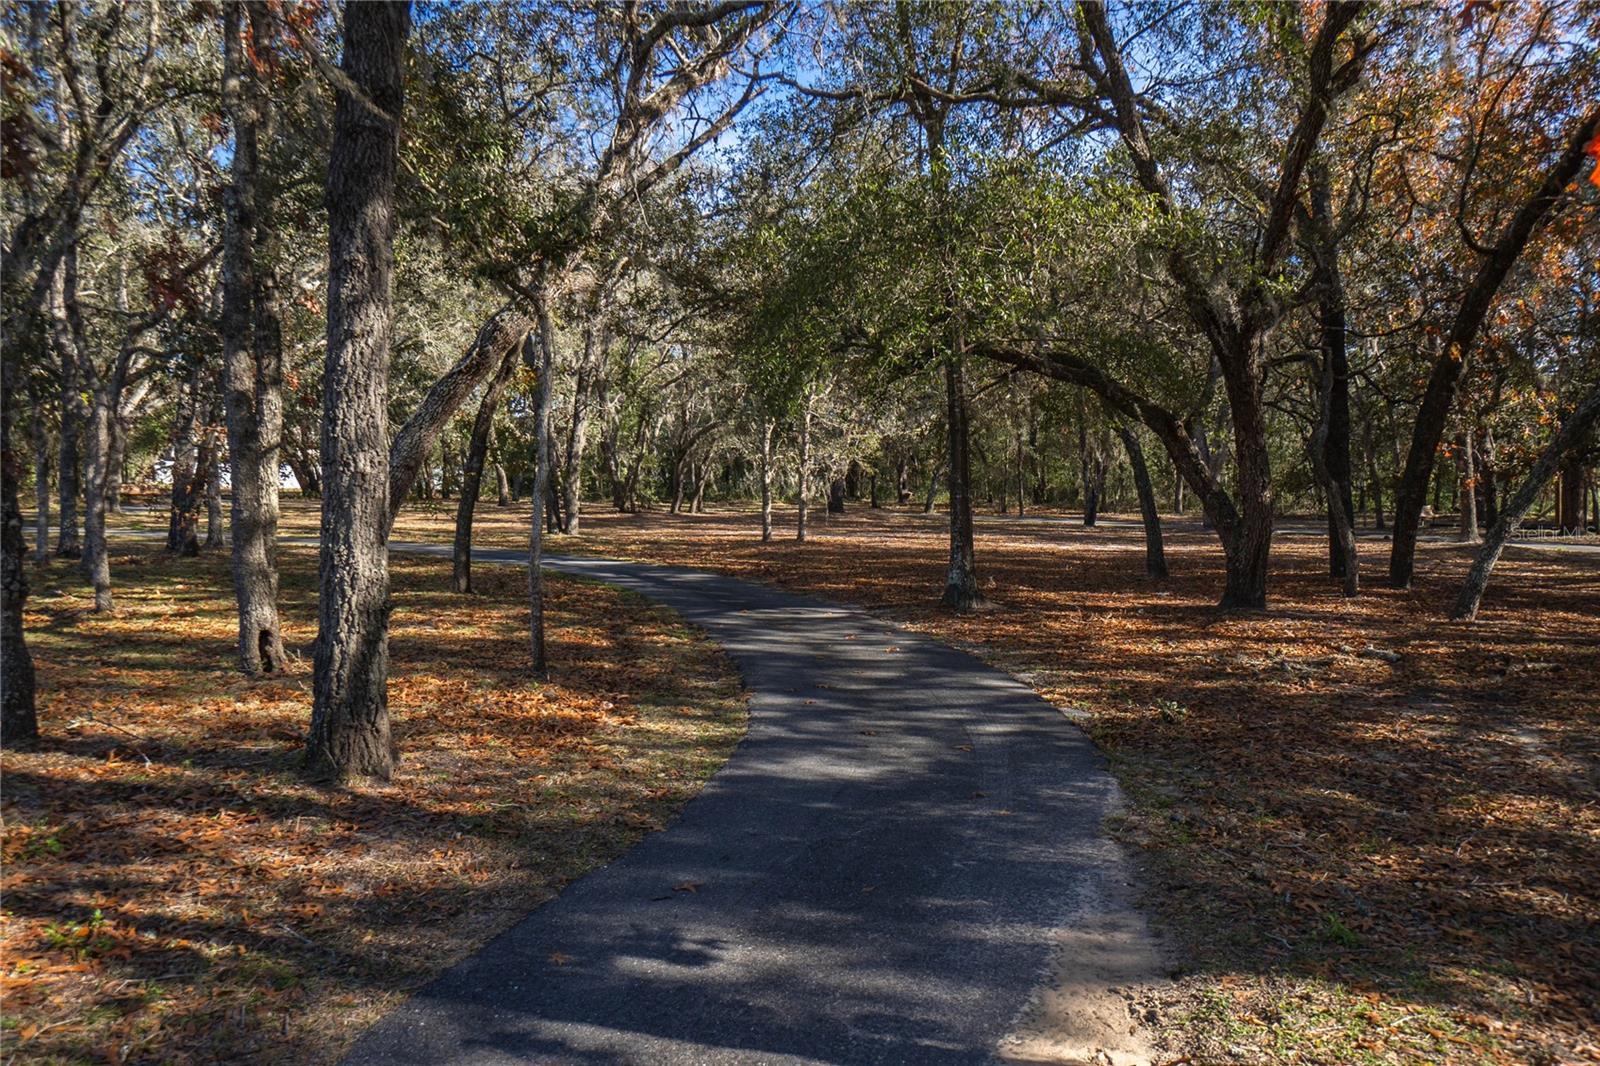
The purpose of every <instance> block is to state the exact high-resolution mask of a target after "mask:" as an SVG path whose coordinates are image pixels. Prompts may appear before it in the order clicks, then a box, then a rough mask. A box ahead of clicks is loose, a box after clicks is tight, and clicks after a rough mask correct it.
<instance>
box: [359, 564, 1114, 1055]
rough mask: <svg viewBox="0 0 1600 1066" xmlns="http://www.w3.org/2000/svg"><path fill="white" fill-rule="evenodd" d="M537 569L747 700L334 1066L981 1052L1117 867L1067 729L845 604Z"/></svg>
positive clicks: (996, 1039) (1105, 786)
mask: <svg viewBox="0 0 1600 1066" xmlns="http://www.w3.org/2000/svg"><path fill="white" fill-rule="evenodd" d="M390 548H391V550H393V551H403V552H413V551H417V552H427V553H438V554H443V555H448V554H449V548H448V546H443V545H419V544H399V543H396V544H391V545H390ZM474 556H475V560H476V561H479V562H507V563H516V562H521V563H524V564H525V563H526V559H527V557H526V556H525V555H522V554H519V553H516V552H506V551H498V552H497V551H486V550H480V551H477V552H475V553H474ZM547 565H548V566H549V568H550V569H553V570H559V571H562V572H565V573H571V574H580V575H583V576H586V577H592V578H597V579H599V580H602V581H605V582H608V583H610V584H614V585H619V586H621V587H623V588H628V589H632V590H634V591H636V592H639V593H642V594H644V595H645V596H648V597H650V598H651V599H653V600H657V601H660V602H662V603H664V604H667V605H668V606H670V607H672V608H673V609H675V610H676V611H678V612H679V613H680V614H682V615H683V616H684V618H686V619H687V620H688V621H690V622H692V623H694V624H695V625H697V626H699V627H701V628H702V629H704V630H705V631H706V632H707V633H709V634H710V636H711V638H712V639H713V640H715V641H716V642H717V643H719V644H720V645H721V646H722V647H723V648H725V649H726V650H727V652H728V654H729V655H730V656H731V657H732V659H733V661H734V662H735V663H736V664H737V665H738V667H739V670H740V671H741V673H742V674H743V677H744V680H745V684H746V686H747V687H748V689H749V691H750V697H751V698H750V730H749V735H748V737H747V738H746V739H745V740H744V741H743V743H741V744H740V746H739V747H738V749H737V750H736V751H735V752H734V755H733V757H732V758H731V759H730V760H729V761H728V763H727V764H726V766H725V767H724V768H723V769H722V770H721V771H720V772H719V773H717V775H716V776H715V777H714V778H712V780H711V781H710V782H709V783H708V784H707V785H706V787H705V789H704V791H703V792H702V793H701V794H700V795H699V796H698V797H697V798H696V799H695V800H693V801H692V802H691V803H690V804H689V805H688V806H687V807H686V808H685V809H684V811H683V814H682V815H681V817H679V818H678V820H677V821H676V822H674V823H673V824H672V825H671V826H670V827H669V828H668V829H666V830H665V831H663V832H661V833H657V834H654V835H652V836H650V837H648V838H646V839H645V840H644V841H643V842H642V843H640V844H639V845H638V846H637V847H636V848H634V849H633V850H632V851H630V852H629V853H628V854H627V855H625V856H624V857H623V858H621V859H620V860H618V861H617V862H614V863H612V864H611V865H610V866H607V867H605V868H603V869H601V870H597V871H595V872H594V873H591V874H590V875H589V876H587V877H585V878H583V879H581V880H579V881H577V882H575V883H574V884H572V885H570V886H569V887H568V888H567V889H566V890H565V891H563V892H562V894H561V895H560V896H559V897H558V898H556V899H555V900H553V901H552V902H550V903H548V904H546V905H545V906H543V907H541V908H540V909H539V910H537V911H536V912H534V913H533V914H532V915H531V916H529V917H528V918H526V919H524V920H523V921H522V922H521V923H520V924H518V925H517V926H515V927H514V928H512V929H511V930H509V931H508V932H506V933H504V934H503V935H501V936H500V937H498V938H497V939H495V940H493V941H491V942H490V943H489V944H488V945H486V946H485V947H484V948H483V949H482V950H480V951H479V952H477V953H476V954H475V955H473V956H471V957H470V958H468V959H467V960H466V961H464V962H463V963H461V964H460V965H458V966H456V967H455V968H454V969H452V970H449V971H448V972H446V973H445V974H444V975H443V976H442V977H440V978H439V979H438V980H436V981H434V982H433V983H432V984H430V985H428V986H427V987H426V988H424V989H423V990H421V991H420V992H418V993H417V994H416V995H415V996H414V997H413V998H412V999H411V1000H409V1001H408V1002H407V1003H405V1004H404V1005H403V1006H401V1007H400V1008H399V1009H397V1010H396V1011H395V1012H393V1013H392V1014H390V1015H389V1016H388V1017H386V1018H384V1019H383V1020H382V1021H380V1022H379V1023H378V1024H377V1025H376V1026H375V1027H373V1028H372V1029H371V1030H370V1031H369V1032H367V1033H366V1035H365V1036H364V1037H363V1038H362V1039H361V1040H360V1042H359V1043H358V1044H357V1045H356V1046H355V1047H354V1049H353V1050H352V1051H351V1052H350V1053H349V1054H348V1056H347V1057H346V1058H345V1060H344V1061H345V1062H346V1063H349V1064H359V1066H380V1064H401V1063H406V1064H422V1063H428V1064H468V1063H471V1064H489V1063H530V1062H538V1063H639V1064H650V1066H666V1064H677V1063H683V1064H688V1063H696V1064H701V1063H704V1064H712V1063H775V1064H776V1063H783V1064H795V1063H918V1064H929V1066H942V1064H955V1063H979V1062H986V1061H990V1060H991V1059H993V1058H994V1056H995V1054H996V1049H997V1048H998V1047H999V1045H1000V1044H1001V1042H1002V1041H1003V1040H1004V1039H1005V1038H1006V1037H1007V1036H1008V1034H1010V1033H1012V1032H1013V1031H1014V1028H1015V1026H1016V1023H1017V1021H1018V1017H1019V1014H1020V1013H1021V1012H1022V1010H1023V1008H1024V1006H1025V1005H1026V1004H1027V1001H1028V999H1029V997H1030V995H1031V994H1032V993H1034V991H1035V989H1036V987H1038V986H1039V984H1040V982H1041V979H1042V978H1043V977H1044V976H1045V975H1046V973H1047V971H1048V967H1049V965H1050V957H1051V953H1052V949H1053V948H1054V947H1055V946H1056V944H1057V943H1059V942H1061V941H1062V938H1064V937H1069V936H1070V935H1071V928H1072V925H1073V923H1074V920H1075V916H1076V915H1079V914H1081V913H1082V911H1083V909H1084V907H1085V904H1086V901H1088V900H1091V899H1094V898H1097V897H1099V896H1101V895H1102V894H1103V892H1104V890H1105V887H1106V886H1105V884H1104V883H1103V882H1104V881H1105V880H1106V879H1108V878H1111V877H1114V876H1116V873H1115V871H1116V856H1115V853H1114V851H1113V850H1112V849H1111V847H1110V845H1108V844H1107V843H1106V842H1105V841H1104V840H1103V839H1102V837H1101V835H1100V831H1099V826H1100V821H1101V818H1102V817H1103V816H1104V815H1105V814H1106V813H1107V811H1108V810H1109V808H1110V806H1111V805H1112V804H1113V803H1114V802H1115V786H1114V784H1113V782H1112V779H1111V778H1110V776H1109V775H1108V774H1107V773H1106V772H1105V771H1104V770H1103V768H1102V766H1101V763H1100V760H1099V758H1098V756H1097V755H1096V753H1095V752H1094V749H1093V748H1092V747H1091V746H1090V744H1089V743H1088V742H1087V741H1086V740H1085V739H1084V738H1083V737H1082V735H1081V734H1080V733H1079V732H1078V731H1077V730H1076V729H1074V728H1072V727H1071V726H1070V725H1069V724H1068V723H1067V722H1066V721H1065V720H1064V719H1063V717H1062V715H1061V714H1060V712H1059V711H1057V710H1055V709H1054V708H1052V707H1051V706H1050V705H1049V704H1047V703H1045V702H1044V701H1043V700H1041V699H1040V698H1039V697H1037V696H1036V695H1034V693H1033V692H1032V691H1030V690H1029V689H1027V688H1026V687H1024V686H1023V685H1021V684H1020V683H1018V682H1017V681H1015V680H1013V679H1011V678H1010V677H1008V676H1006V675H1004V674H1001V673H999V672H997V671H995V670H993V669H991V668H989V667H987V666H985V665H983V664H982V663H980V662H979V661H977V660H976V659H974V658H972V657H971V656H968V655H966V654H963V653H961V652H957V651H954V650H952V649H950V648H947V647H944V646H942V645H940V644H937V643H934V642H932V641H929V640H924V639H922V638H920V637H917V636H914V635H911V634H908V633H903V632H899V631H896V630H894V629H891V628H889V627H888V626H885V625H883V624H881V623H878V622H876V621H873V620H872V619H871V618H870V617H869V616H868V615H866V614H865V613H863V612H861V611H858V610H855V609H851V608H845V607H840V606H837V605H832V604H828V603H825V602H822V601H819V600H814V599H807V598H803V597H799V596H794V595H790V594H788V593H783V592H779V591H776V590H773V589H769V588H764V587H761V586H758V585H753V584H750V583H748V582H743V581H739V580H735V579H733V578H728V577H721V576H715V575H711V574H706V573H699V572H695V571H689V570H678V569H671V568H667V567H659V566H650V565H645V564H639V563H625V562H611V561H604V560H590V559H573V558H553V559H549V560H547Z"/></svg>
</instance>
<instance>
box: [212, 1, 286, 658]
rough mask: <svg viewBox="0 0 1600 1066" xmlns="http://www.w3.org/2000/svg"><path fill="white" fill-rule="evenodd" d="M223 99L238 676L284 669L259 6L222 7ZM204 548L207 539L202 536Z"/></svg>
mask: <svg viewBox="0 0 1600 1066" xmlns="http://www.w3.org/2000/svg"><path fill="white" fill-rule="evenodd" d="M226 11H227V22H226V33H225V38H224V48H225V53H224V73H223V99H224V103H225V106H226V107H227V108H228V112H229V117H230V118H231V120H232V125H233V131H234V145H233V157H232V180H231V182H230V184H229V186H228V188H227V189H226V190H225V191H224V194H223V204H224V208H225V210H224V212H223V235H222V330H221V332H222V399H223V406H224V409H225V411H226V413H227V423H228V473H229V481H230V485H231V488H232V496H233V515H232V518H233V522H232V527H233V528H232V530H231V532H232V534H233V552H232V557H231V560H230V562H231V567H232V571H233V589H234V596H235V599H236V600H237V601H238V608H239V639H238V644H237V649H238V656H239V669H240V670H242V671H244V672H245V673H246V674H248V675H250V676H252V677H253V676H255V675H257V674H261V673H273V672H275V671H280V670H282V669H283V667H284V662H285V655H284V650H283V633H282V629H281V626H280V624H279V620H278V545H277V539H278V481H279V476H278V470H279V463H278V454H279V447H280V445H281V438H282V435H283V347H282V335H281V334H282V329H281V325H280V324H279V321H278V315H279V309H278V306H277V286H276V283H275V279H274V272H275V269H276V268H275V266H274V264H273V262H272V245H271V242H272V239H273V238H272V234H271V227H272V222H271V202H270V200H271V197H270V196H269V195H267V194H264V193H263V191H262V189H261V175H260V150H259V138H260V136H261V135H262V133H263V132H265V134H266V136H268V137H270V136H271V135H272V132H271V131H272V123H271V112H270V108H271V96H270V93H269V92H268V91H266V89H265V88H264V87H263V86H262V85H261V84H260V82H259V81H258V79H257V77H256V75H255V73H254V71H253V62H252V61H251V60H250V59H249V58H247V56H246V55H245V52H246V44H245V42H244V40H243V39H242V33H243V32H245V27H244V26H243V25H242V21H241V15H242V14H244V13H246V12H248V14H249V17H250V25H249V28H248V32H249V33H250V34H251V35H252V39H255V38H257V37H259V35H260V34H263V33H265V32H267V23H266V21H265V17H266V16H265V12H264V9H263V6H262V5H260V4H256V3H252V4H249V5H247V6H245V7H241V6H239V5H232V6H230V7H228V8H227V9H226ZM207 540H208V544H209V540H210V538H209V537H208V538H207Z"/></svg>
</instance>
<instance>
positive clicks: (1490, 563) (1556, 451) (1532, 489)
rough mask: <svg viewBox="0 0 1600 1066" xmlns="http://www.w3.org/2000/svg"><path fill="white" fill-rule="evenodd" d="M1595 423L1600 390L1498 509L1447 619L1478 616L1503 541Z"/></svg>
mask: <svg viewBox="0 0 1600 1066" xmlns="http://www.w3.org/2000/svg"><path fill="white" fill-rule="evenodd" d="M1597 422H1600V389H1597V390H1595V391H1594V392H1592V393H1590V394H1589V396H1588V398H1587V399H1585V400H1584V401H1583V402H1582V403H1581V404H1579V405H1578V409H1577V410H1576V411H1574V412H1572V414H1570V415H1568V416H1567V419H1566V421H1564V422H1562V423H1561V429H1560V430H1559V431H1558V432H1557V433H1556V439H1555V440H1553V441H1551V442H1550V446H1549V447H1548V448H1546V449H1545V450H1544V451H1543V452H1541V453H1540V455H1539V458H1538V459H1537V460H1535V461H1534V464H1533V469H1532V470H1530V471H1528V476H1527V478H1526V479H1525V480H1524V481H1523V482H1522V484H1521V485H1520V486H1519V487H1518V488H1517V491H1516V495H1514V496H1512V497H1511V499H1510V500H1509V501H1508V502H1507V503H1506V505H1505V507H1504V508H1503V509H1502V510H1501V512H1500V520H1499V521H1497V522H1496V523H1495V524H1494V528H1493V529H1491V530H1490V531H1489V535H1488V537H1486V538H1485V539H1484V542H1483V547H1482V548H1481V549H1480V550H1479V551H1478V557H1477V559H1475V560H1474V561H1473V563H1472V570H1471V571H1470V572H1468V574H1467V579H1466V581H1465V582H1463V584H1462V586H1461V592H1460V594H1459V595H1458V596H1457V597H1456V605H1455V610H1454V611H1452V612H1451V615H1450V617H1452V618H1454V619H1457V620H1458V621H1468V622H1470V621H1472V620H1473V619H1474V618H1476V617H1477V616H1478V605H1479V604H1480V603H1481V602H1482V601H1483V591H1484V589H1485V588H1487V587H1488V585H1489V575H1490V573H1492V572H1493V570H1494V566H1495V563H1497V562H1499V561H1500V553H1501V552H1502V551H1504V550H1505V546H1506V541H1508V540H1510V539H1511V535H1512V534H1513V533H1515V532H1516V531H1517V527H1518V526H1520V525H1521V524H1522V520H1523V519H1524V518H1526V517H1527V516H1528V511H1529V510H1531V509H1532V508H1533V505H1534V502H1535V501H1536V500H1538V498H1539V494H1540V493H1542V492H1543V491H1544V487H1545V485H1546V484H1548V483H1549V481H1550V478H1551V477H1552V476H1554V474H1555V472H1556V470H1557V468H1558V467H1560V466H1561V464H1562V463H1563V462H1566V461H1568V460H1569V459H1570V458H1572V457H1574V456H1576V455H1577V454H1578V451H1579V449H1580V448H1582V447H1583V445H1584V443H1585V442H1586V441H1587V440H1588V438H1589V434H1590V433H1591V432H1592V431H1593V430H1594V427H1595V424H1596V423H1597Z"/></svg>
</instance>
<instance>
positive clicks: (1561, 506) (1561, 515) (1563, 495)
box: [1556, 455, 1583, 533]
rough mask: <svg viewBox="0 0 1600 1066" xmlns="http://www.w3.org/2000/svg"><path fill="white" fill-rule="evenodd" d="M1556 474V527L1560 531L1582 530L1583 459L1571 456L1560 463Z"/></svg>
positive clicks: (1577, 531)
mask: <svg viewBox="0 0 1600 1066" xmlns="http://www.w3.org/2000/svg"><path fill="white" fill-rule="evenodd" d="M1556 476H1557V477H1558V478H1560V485H1559V487H1558V489H1557V490H1556V528H1557V529H1558V530H1560V531H1561V532H1562V533H1582V532H1583V459H1582V457H1581V456H1576V455H1574V456H1572V457H1571V458H1569V459H1568V460H1567V461H1566V462H1564V463H1562V464H1561V469H1560V470H1559V471H1557V474H1556Z"/></svg>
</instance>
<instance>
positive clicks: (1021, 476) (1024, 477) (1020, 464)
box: [1017, 433, 1028, 518]
mask: <svg viewBox="0 0 1600 1066" xmlns="http://www.w3.org/2000/svg"><path fill="white" fill-rule="evenodd" d="M1027 494H1028V452H1027V446H1026V444H1025V443H1024V441H1023V437H1022V434H1020V433H1018V434H1017V517H1018V518H1021V517H1023V515H1024V514H1025V513H1026V508H1025V506H1024V503H1023V500H1024V497H1026V496H1027Z"/></svg>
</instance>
